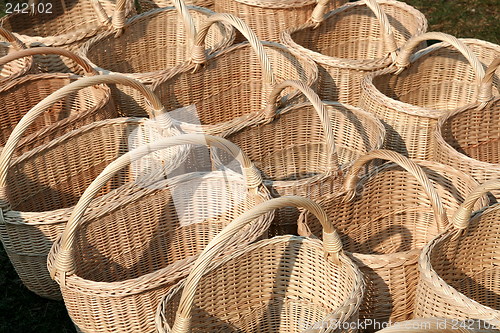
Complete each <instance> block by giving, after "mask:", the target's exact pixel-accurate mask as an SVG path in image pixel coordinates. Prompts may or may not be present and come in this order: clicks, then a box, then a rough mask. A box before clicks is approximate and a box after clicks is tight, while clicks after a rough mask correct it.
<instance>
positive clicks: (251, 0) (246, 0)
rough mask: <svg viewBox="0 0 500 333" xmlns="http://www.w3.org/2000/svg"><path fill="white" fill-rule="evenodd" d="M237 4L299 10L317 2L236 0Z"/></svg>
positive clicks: (309, 0) (308, 0) (306, 0)
mask: <svg viewBox="0 0 500 333" xmlns="http://www.w3.org/2000/svg"><path fill="white" fill-rule="evenodd" d="M234 1H235V2H238V3H241V4H244V5H248V6H253V7H261V8H270V9H287V8H299V7H304V6H308V5H312V4H314V3H317V0H303V1H301V0H280V1H276V0H234Z"/></svg>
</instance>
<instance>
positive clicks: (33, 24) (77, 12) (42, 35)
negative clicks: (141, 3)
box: [0, 0, 135, 73]
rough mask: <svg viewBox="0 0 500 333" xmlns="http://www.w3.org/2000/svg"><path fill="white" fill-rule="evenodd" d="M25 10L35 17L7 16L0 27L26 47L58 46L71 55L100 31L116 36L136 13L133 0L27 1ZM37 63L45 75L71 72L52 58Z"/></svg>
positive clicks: (22, 14)
mask: <svg viewBox="0 0 500 333" xmlns="http://www.w3.org/2000/svg"><path fill="white" fill-rule="evenodd" d="M115 3H116V5H115ZM31 4H33V7H31ZM28 6H29V9H28V11H30V9H31V8H35V13H28V14H27V13H22V12H20V13H14V14H9V15H6V16H5V17H3V18H1V19H0V25H1V26H3V27H4V28H6V29H8V30H10V31H12V32H13V33H14V34H15V35H16V36H17V37H18V38H19V39H20V40H21V41H22V42H23V43H25V44H26V45H27V46H29V47H35V46H57V47H62V48H65V49H67V50H69V51H72V52H76V51H77V50H78V48H79V47H80V46H81V45H82V43H84V42H85V41H86V40H87V39H89V38H91V37H93V36H95V35H97V34H99V33H101V32H103V31H106V30H111V29H113V30H114V31H116V32H117V33H119V32H120V31H121V29H122V28H123V24H124V21H125V17H126V16H127V15H130V14H134V13H135V8H134V1H132V0H116V1H115V0H34V1H33V0H29V1H28ZM49 8H50V13H48V12H47V11H48V10H49ZM111 16H112V19H111V18H110V17H111ZM36 60H37V63H38V67H39V68H40V69H41V70H42V71H44V72H56V73H60V72H72V71H74V69H73V68H72V67H71V63H66V62H65V61H61V59H59V58H58V57H55V56H50V57H43V58H42V57H37V58H36Z"/></svg>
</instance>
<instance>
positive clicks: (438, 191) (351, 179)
mask: <svg viewBox="0 0 500 333" xmlns="http://www.w3.org/2000/svg"><path fill="white" fill-rule="evenodd" d="M376 158H380V159H384V160H389V161H392V162H395V163H396V164H394V163H388V164H384V165H382V166H380V167H378V168H375V169H373V171H371V172H369V173H368V174H366V175H365V176H363V177H362V178H360V179H359V181H358V176H357V175H358V173H359V170H360V168H362V167H363V165H365V164H366V163H367V162H370V161H372V160H374V159H376ZM401 168H403V169H401ZM475 186H477V182H475V181H474V180H473V179H472V177H469V176H467V175H466V174H464V173H463V172H460V171H457V170H454V169H453V168H451V167H449V166H445V165H442V164H439V163H436V162H427V161H419V162H418V164H416V163H415V162H412V161H411V160H409V159H407V158H405V157H403V156H402V155H400V154H398V153H395V152H393V151H389V150H378V151H372V152H370V153H368V154H366V155H364V156H363V157H361V158H359V159H358V160H357V161H356V162H355V164H354V165H353V167H352V168H351V169H350V171H349V173H348V174H347V176H346V182H345V185H344V192H343V193H340V194H339V195H331V196H328V197H325V198H323V199H322V200H320V201H319V202H318V203H319V204H320V205H321V206H322V207H324V209H325V211H326V212H327V214H328V216H329V217H330V218H331V219H332V220H333V221H334V226H335V228H336V229H337V230H338V232H339V234H340V235H341V237H342V242H343V243H344V247H345V249H346V250H348V251H349V252H352V253H353V255H354V257H355V258H356V260H357V263H358V264H359V265H360V268H361V271H362V272H363V274H364V276H365V278H366V284H367V291H366V294H365V299H364V302H363V304H362V306H361V309H360V317H361V318H371V319H376V320H378V321H388V320H390V321H391V322H396V321H402V320H407V319H411V316H412V313H413V306H414V296H415V288H416V284H417V276H418V269H417V258H418V255H419V252H420V249H421V248H422V247H423V246H424V245H425V244H426V243H427V242H428V241H429V240H430V239H431V238H432V237H434V236H435V235H437V234H439V233H440V232H442V231H444V230H445V228H446V227H447V225H448V222H447V221H448V217H447V215H446V213H447V210H450V209H451V210H454V209H456V208H457V207H458V206H459V204H460V203H461V202H462V200H463V198H464V197H465V195H466V194H468V193H469V191H471V190H472V189H473V188H474V187H475ZM308 228H309V229H310V231H309V230H308ZM299 231H300V233H301V234H302V235H305V234H310V233H311V232H312V233H313V234H314V235H317V236H319V235H320V234H321V229H320V225H319V223H318V222H317V220H315V219H314V218H312V217H311V216H306V215H304V214H302V215H301V216H300V220H299Z"/></svg>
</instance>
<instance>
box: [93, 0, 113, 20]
mask: <svg viewBox="0 0 500 333" xmlns="http://www.w3.org/2000/svg"><path fill="white" fill-rule="evenodd" d="M91 4H92V7H94V10H95V12H96V15H97V17H98V18H99V21H100V22H101V24H109V23H110V22H111V19H110V18H109V17H108V13H106V11H105V10H104V7H103V6H102V4H101V3H100V2H99V0H91Z"/></svg>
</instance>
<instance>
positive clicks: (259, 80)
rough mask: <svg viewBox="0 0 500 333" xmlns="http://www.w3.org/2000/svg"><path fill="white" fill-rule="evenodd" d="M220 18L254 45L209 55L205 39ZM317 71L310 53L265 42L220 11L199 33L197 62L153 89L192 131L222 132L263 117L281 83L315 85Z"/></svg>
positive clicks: (289, 93)
mask: <svg viewBox="0 0 500 333" xmlns="http://www.w3.org/2000/svg"><path fill="white" fill-rule="evenodd" d="M217 22H224V23H226V24H229V25H232V26H234V27H235V28H236V29H237V30H238V31H240V32H241V33H242V34H243V35H244V36H245V37H246V38H247V39H248V40H249V43H240V44H237V45H234V46H231V47H229V48H227V49H225V50H222V51H220V52H218V53H216V54H214V55H211V56H207V55H206V53H205V41H204V40H205V38H206V35H207V31H208V29H209V28H210V26H211V25H212V24H214V23H217ZM317 75H318V70H317V67H316V65H315V64H314V62H313V61H312V60H310V59H309V58H308V57H301V56H299V57H296V56H294V55H293V54H292V53H290V51H289V50H288V49H287V48H286V47H284V46H282V45H281V44H278V43H271V42H263V43H261V42H259V40H258V38H257V36H256V35H255V34H254V33H253V32H252V31H251V29H250V28H249V27H248V26H247V25H246V24H245V23H244V22H243V20H241V19H239V18H237V17H235V16H232V15H230V14H215V15H213V16H211V17H210V18H208V19H207V21H206V23H205V24H204V25H203V26H202V27H201V28H200V30H199V32H198V35H197V37H196V44H195V47H194V48H193V56H192V62H190V63H186V64H183V65H180V66H178V67H176V72H175V73H170V74H168V75H165V76H164V77H163V78H162V79H161V80H160V81H158V82H157V83H155V84H154V85H153V88H152V89H153V90H154V92H155V93H156V94H157V95H158V96H159V97H160V99H161V101H162V102H163V103H164V105H165V107H166V108H167V109H168V110H176V109H182V111H184V112H182V114H180V115H179V116H175V115H173V117H174V118H176V119H180V120H184V121H186V122H188V123H190V124H191V125H190V126H185V127H183V128H184V129H185V130H186V131H187V132H195V133H197V132H198V133H199V132H201V133H207V134H212V135H219V134H221V133H223V132H225V131H228V130H229V131H232V130H235V129H237V128H243V127H245V126H248V125H252V124H255V123H258V122H259V121H262V120H263V117H262V115H263V114H264V113H265V108H266V106H267V98H268V97H269V94H270V92H271V91H272V89H273V88H274V86H275V84H276V83H279V82H282V81H285V80H298V81H302V82H304V83H305V84H306V85H307V86H312V85H314V84H315V83H316V79H317ZM298 95H299V94H298V92H297V91H296V90H294V89H292V88H290V89H286V90H285V91H284V92H283V93H282V101H285V100H286V101H290V100H291V99H293V98H295V97H297V96H298ZM176 113H177V114H179V113H181V112H176ZM185 125H187V124H185Z"/></svg>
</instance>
